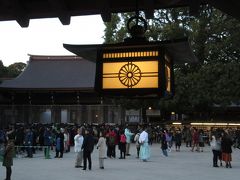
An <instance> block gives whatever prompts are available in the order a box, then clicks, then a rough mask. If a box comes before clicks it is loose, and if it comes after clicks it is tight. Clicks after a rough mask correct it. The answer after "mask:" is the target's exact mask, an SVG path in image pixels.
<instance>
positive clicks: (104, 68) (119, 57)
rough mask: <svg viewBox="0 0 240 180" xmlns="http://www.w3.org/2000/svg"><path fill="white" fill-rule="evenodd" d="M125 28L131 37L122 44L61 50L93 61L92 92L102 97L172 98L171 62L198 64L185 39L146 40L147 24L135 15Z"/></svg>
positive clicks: (79, 46) (81, 46)
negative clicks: (93, 85)
mask: <svg viewBox="0 0 240 180" xmlns="http://www.w3.org/2000/svg"><path fill="white" fill-rule="evenodd" d="M133 21H136V22H135V23H134V22H133ZM139 22H141V25H139ZM133 23H134V25H133V26H131V24H133ZM127 28H128V30H129V32H130V34H131V37H130V38H126V39H125V41H124V42H122V43H116V44H101V45H68V44H64V47H65V48H66V49H68V50H69V51H71V52H73V53H75V54H77V55H79V56H81V57H84V58H86V59H88V60H92V61H95V62H96V81H95V89H96V91H97V92H99V93H100V94H102V95H110V96H114V95H116V96H119V95H120V96H121V95H123V96H148V97H149V96H159V97H163V96H172V95H173V94H174V73H173V63H174V61H175V62H177V63H188V62H196V61H197V60H196V58H195V56H194V55H193V53H192V51H191V48H190V47H189V43H188V41H187V39H180V40H172V41H152V42H150V41H147V40H146V38H145V37H144V33H145V32H146V30H147V23H146V21H145V19H143V18H142V17H140V16H138V15H136V16H134V17H132V18H130V19H129V21H128V23H127Z"/></svg>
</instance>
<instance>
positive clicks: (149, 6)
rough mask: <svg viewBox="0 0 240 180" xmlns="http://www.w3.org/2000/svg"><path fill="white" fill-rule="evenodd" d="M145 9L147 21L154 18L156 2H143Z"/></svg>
mask: <svg viewBox="0 0 240 180" xmlns="http://www.w3.org/2000/svg"><path fill="white" fill-rule="evenodd" d="M143 9H144V13H145V16H146V18H147V19H153V17H154V0H143Z"/></svg>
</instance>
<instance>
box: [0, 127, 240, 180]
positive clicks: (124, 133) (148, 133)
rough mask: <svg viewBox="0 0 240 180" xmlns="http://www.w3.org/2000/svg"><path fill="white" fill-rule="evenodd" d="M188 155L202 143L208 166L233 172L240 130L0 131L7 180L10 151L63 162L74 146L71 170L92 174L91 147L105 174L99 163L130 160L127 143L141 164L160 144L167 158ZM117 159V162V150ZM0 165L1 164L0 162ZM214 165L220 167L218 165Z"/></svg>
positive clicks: (33, 129)
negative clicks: (183, 148)
mask: <svg viewBox="0 0 240 180" xmlns="http://www.w3.org/2000/svg"><path fill="white" fill-rule="evenodd" d="M183 142H184V143H185V145H186V147H189V149H190V151H192V152H194V151H197V152H203V150H204V146H205V144H208V145H210V146H211V148H212V152H213V167H219V165H220V166H221V165H222V161H224V162H225V166H226V168H232V165H231V160H232V157H231V153H232V149H231V148H232V146H233V145H235V147H239V142H240V131H239V129H235V130H233V129H229V130H224V129H218V128H215V129H211V130H210V131H204V130H202V129H199V128H195V127H188V126H186V127H183V128H180V127H178V128H176V127H167V128H166V127H160V126H151V125H135V126H130V125H128V124H125V125H108V124H101V125H88V124H82V125H77V124H75V125H68V124H58V125H54V124H47V125H42V124H32V125H11V126H9V127H8V128H6V129H2V130H0V158H1V157H3V158H2V161H3V166H5V167H6V179H7V180H10V177H11V166H12V164H13V159H12V158H13V156H14V150H15V152H16V153H17V154H19V153H25V154H26V156H25V157H27V158H32V157H33V155H34V153H35V151H36V150H42V151H44V155H45V157H46V158H47V157H48V155H49V151H50V150H52V151H55V158H63V156H64V153H68V152H69V151H70V147H71V146H74V152H75V153H76V159H75V167H76V168H82V169H83V170H86V169H87V168H88V169H89V170H91V169H92V160H91V154H92V152H93V149H94V147H95V146H96V148H97V149H98V151H99V168H100V169H104V159H106V158H119V159H125V158H126V156H131V154H130V147H131V143H135V147H134V148H136V158H139V159H140V160H142V161H143V162H146V161H148V160H149V158H150V146H151V144H152V143H159V144H160V145H161V149H162V154H163V155H164V156H166V157H167V156H168V154H169V152H171V151H172V148H173V145H175V151H176V152H179V151H181V146H182V143H183ZM117 149H118V150H119V157H116V154H117V153H116V150H117ZM0 160H1V159H0ZM218 161H220V164H219V165H218Z"/></svg>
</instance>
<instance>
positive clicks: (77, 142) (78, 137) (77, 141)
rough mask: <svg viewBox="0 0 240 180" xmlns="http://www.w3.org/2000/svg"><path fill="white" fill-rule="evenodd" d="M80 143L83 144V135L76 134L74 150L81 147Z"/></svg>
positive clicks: (79, 149) (77, 150)
mask: <svg viewBox="0 0 240 180" xmlns="http://www.w3.org/2000/svg"><path fill="white" fill-rule="evenodd" d="M82 144H83V136H82V135H79V134H77V135H76V136H75V137H74V151H75V152H80V151H81V149H82Z"/></svg>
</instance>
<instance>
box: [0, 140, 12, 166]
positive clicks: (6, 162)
mask: <svg viewBox="0 0 240 180" xmlns="http://www.w3.org/2000/svg"><path fill="white" fill-rule="evenodd" d="M14 150H15V146H14V140H9V141H8V143H7V146H6V149H5V154H4V157H3V164H2V165H3V166H5V167H10V166H12V165H13V156H14Z"/></svg>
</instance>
